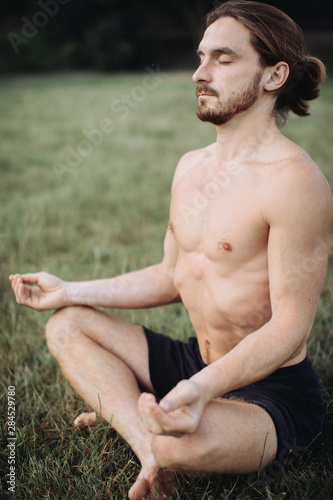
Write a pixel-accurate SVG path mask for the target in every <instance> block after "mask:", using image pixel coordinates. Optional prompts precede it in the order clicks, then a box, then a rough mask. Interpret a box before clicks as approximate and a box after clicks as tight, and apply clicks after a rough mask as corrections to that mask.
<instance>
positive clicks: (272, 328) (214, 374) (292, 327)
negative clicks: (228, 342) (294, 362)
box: [191, 321, 310, 402]
mask: <svg viewBox="0 0 333 500" xmlns="http://www.w3.org/2000/svg"><path fill="white" fill-rule="evenodd" d="M288 323H289V322H286V323H285V324H281V323H280V322H279V321H277V322H276V323H275V322H274V321H270V322H268V323H267V324H266V325H264V326H263V327H262V328H261V329H260V330H258V331H257V332H254V333H252V334H251V335H248V336H247V337H245V338H244V339H243V340H242V341H241V342H240V343H239V344H238V345H237V346H236V347H235V348H234V349H232V350H231V351H230V352H229V353H228V354H226V355H225V356H223V357H222V358H220V359H219V360H217V361H215V362H214V363H212V364H210V365H208V366H207V367H205V368H204V369H203V370H201V371H200V372H198V373H197V374H195V375H194V376H193V377H192V378H191V380H193V382H196V383H197V384H199V386H200V387H201V390H202V393H203V394H205V399H206V400H207V401H206V402H208V401H210V400H211V399H213V398H216V397H218V396H221V395H223V394H225V393H227V392H229V391H233V390H235V389H238V388H240V387H244V386H246V385H250V384H253V383H255V382H257V381H258V380H261V379H263V378H266V377H267V376H268V375H270V374H271V373H273V372H274V371H275V370H277V369H278V368H280V367H281V366H282V365H283V364H284V363H285V362H286V361H288V359H290V358H291V357H292V356H293V354H294V353H295V352H297V351H298V350H299V349H300V348H301V347H302V346H303V345H304V343H305V342H306V338H307V335H308V333H309V329H310V326H309V325H308V327H306V326H304V324H303V326H302V325H300V324H296V322H291V323H289V324H288ZM292 323H293V324H292Z"/></svg>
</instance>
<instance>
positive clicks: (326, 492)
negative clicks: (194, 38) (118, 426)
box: [0, 73, 333, 500]
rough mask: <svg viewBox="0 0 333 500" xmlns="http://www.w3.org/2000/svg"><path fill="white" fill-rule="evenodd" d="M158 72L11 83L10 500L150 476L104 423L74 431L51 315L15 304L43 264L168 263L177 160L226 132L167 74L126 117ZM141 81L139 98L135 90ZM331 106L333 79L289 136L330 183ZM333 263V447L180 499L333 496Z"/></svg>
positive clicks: (331, 427) (94, 491)
mask: <svg viewBox="0 0 333 500" xmlns="http://www.w3.org/2000/svg"><path fill="white" fill-rule="evenodd" d="M146 76H147V75H146V74H137V75H126V76H124V75H117V76H100V75H95V76H89V75H87V76H81V77H75V76H66V77H65V76H58V77H56V76H49V77H41V78H37V77H33V78H23V79H9V80H3V81H1V82H0V117H1V122H0V134H1V137H2V147H1V152H0V172H1V183H0V190H1V213H0V217H1V219H0V220H1V223H0V224H1V225H0V262H1V264H0V265H1V273H0V280H1V281H0V286H1V291H2V299H1V306H0V307H1V319H0V321H1V334H0V348H1V353H2V366H1V408H0V409H1V417H0V418H1V426H0V428H1V447H2V451H1V464H0V465H1V469H4V470H5V471H6V473H7V472H8V463H7V460H8V449H7V428H6V413H7V387H8V386H9V385H14V386H15V387H16V425H17V434H16V435H17V441H16V490H15V494H11V493H8V491H7V484H6V482H5V481H4V480H3V481H2V490H0V497H1V498H5V497H7V495H8V496H11V497H12V498H15V499H19V500H21V499H31V498H34V499H50V500H51V499H52V500H55V499H80V500H82V499H89V500H90V499H93V498H98V499H106V498H112V499H120V500H121V499H124V498H126V496H127V491H128V489H129V487H130V485H131V484H132V483H133V481H134V478H135V476H136V475H137V473H138V471H139V464H138V461H137V459H136V457H135V456H134V455H133V453H132V452H131V450H130V449H129V448H128V446H127V445H126V443H124V441H123V440H122V439H121V438H120V437H119V436H117V434H116V433H115V432H114V431H113V430H111V429H110V427H109V426H108V425H107V424H105V423H103V422H99V423H98V426H97V429H96V431H95V432H93V433H89V432H82V431H80V430H78V429H75V428H74V427H73V418H74V417H75V416H76V415H78V413H79V412H80V411H82V410H83V409H84V408H85V406H84V403H83V402H82V400H80V399H79V398H78V397H77V396H76V395H75V394H74V393H73V391H72V390H71V388H70V387H69V385H68V383H67V382H66V381H65V380H64V378H63V376H62V374H61V372H60V370H59V368H58V366H57V364H56V362H55V361H54V360H53V358H52V357H51V355H50V354H49V352H48V350H47V347H46V344H45V340H44V326H45V323H46V320H47V318H48V317H49V315H50V313H37V312H35V311H32V310H30V309H27V308H23V307H20V306H18V305H16V303H15V300H14V295H13V293H12V291H11V289H10V283H9V281H8V278H7V277H8V275H9V274H10V273H15V272H28V271H37V270H42V269H43V270H46V271H49V272H51V273H53V274H56V275H58V276H60V277H62V278H64V279H68V280H85V279H92V278H102V277H108V276H112V275H115V274H119V273H123V272H126V271H129V270H134V269H138V268H141V267H143V266H146V265H148V264H152V263H155V262H158V261H159V259H160V258H161V257H162V243H163V238H164V232H165V229H166V225H167V222H168V205H169V198H170V185H171V180H172V175H173V172H174V169H175V166H176V163H177V161H178V159H179V158H180V156H181V155H182V154H183V153H185V152H186V151H188V150H190V149H194V148H198V147H201V146H203V145H205V144H207V143H209V142H212V141H213V140H214V128H213V127H212V126H209V125H207V124H203V123H201V122H199V120H197V119H196V117H195V116H194V111H195V108H196V101H195V97H194V85H193V84H192V83H191V80H190V75H189V74H187V73H175V74H170V75H168V76H166V75H165V76H163V77H161V81H160V82H157V83H158V85H157V86H156V88H155V89H153V90H147V91H146V93H147V95H146V97H145V98H144V99H142V101H141V102H138V99H137V101H135V99H134V100H133V97H130V99H131V100H130V103H129V105H127V106H128V108H127V109H128V110H129V111H128V112H127V111H126V110H124V109H123V110H122V113H121V112H120V111H119V108H116V110H115V109H114V110H113V111H112V109H111V106H112V103H114V102H115V99H125V97H126V96H131V93H132V95H134V96H136V97H140V96H141V97H142V96H143V95H144V94H143V92H142V88H143V84H144V81H145V80H144V78H145V77H146ZM137 87H140V88H141V91H140V90H138V89H136V90H134V89H135V88H137ZM133 92H134V94H133ZM140 92H141V94H140ZM141 97H140V99H141ZM332 103H333V84H332V83H331V82H327V83H326V84H325V86H324V88H323V92H322V97H321V99H319V100H318V101H317V102H315V103H313V106H312V117H311V118H307V119H293V120H291V121H290V123H289V125H288V127H287V128H286V133H287V135H288V136H289V137H291V138H292V139H293V140H295V141H296V142H298V143H299V144H300V145H301V146H303V147H304V148H305V149H307V150H308V151H309V153H310V154H311V155H312V157H313V158H314V160H315V161H316V162H317V163H318V164H319V165H320V167H321V168H322V169H323V171H324V172H325V174H326V176H327V178H328V180H329V182H330V184H331V185H333V172H332V166H331V161H332V139H331V137H332V129H333V112H332V111H333V104H332ZM118 105H119V104H118ZM131 108H133V109H131ZM125 111H126V113H125ZM125 114H126V116H125ZM106 118H108V119H109V120H111V121H112V122H113V124H114V130H113V131H112V132H111V133H109V134H105V136H104V138H103V140H102V141H101V143H100V144H99V145H96V146H95V147H93V148H92V151H91V152H90V154H89V155H87V156H86V157H85V158H81V159H80V158H79V160H80V161H79V162H78V163H79V164H78V165H77V166H76V167H73V166H72V167H69V166H68V165H67V167H66V171H64V172H63V174H62V175H61V174H60V173H59V163H62V164H65V163H66V162H65V156H66V148H68V147H69V148H74V149H75V148H77V146H78V145H79V144H80V142H81V141H82V140H84V139H85V137H84V135H83V133H82V129H86V130H89V131H91V130H92V129H95V128H97V127H98V126H99V125H100V123H101V120H103V119H106ZM55 162H56V165H58V167H56V170H55ZM332 268H333V262H332V255H331V256H330V262H329V271H328V277H327V281H326V284H325V288H324V291H323V294H322V297H321V301H320V305H319V309H318V314H317V317H316V321H315V325H314V329H313V334H312V336H311V339H310V341H309V352H310V356H311V358H312V360H313V362H314V365H315V367H316V369H317V371H318V373H319V375H320V378H321V381H322V384H323V387H324V393H325V402H326V404H327V406H328V413H327V415H326V418H325V443H324V445H323V446H322V447H321V448H320V449H319V451H318V452H316V453H315V454H314V455H313V456H312V457H311V459H310V461H309V462H308V463H306V464H302V465H300V466H298V467H297V468H295V469H293V468H292V469H291V470H290V471H289V472H286V473H284V474H282V475H280V476H277V477H274V476H273V475H272V474H268V475H266V476H264V477H257V476H256V475H254V476H224V477H222V476H213V477H211V478H188V477H185V476H184V477H182V478H181V479H180V486H179V489H178V492H177V493H175V495H174V497H173V498H174V499H182V500H183V499H189V500H199V499H205V500H209V499H211V500H215V499H245V498H247V499H257V498H258V499H286V498H288V499H311V500H313V499H323V500H327V499H328V498H330V497H331V492H332V484H333V472H332V470H333V468H332V463H331V460H332V455H333V367H332V354H333V321H332V289H333V287H332ZM117 314H119V315H121V316H123V317H125V318H126V319H127V320H129V321H132V322H135V323H138V324H146V325H147V326H150V327H151V328H153V329H156V330H160V331H161V330H162V331H164V332H168V333H170V335H172V336H174V337H179V338H185V336H186V335H187V334H188V333H189V332H191V326H190V322H189V319H188V317H187V314H186V312H185V311H184V310H183V309H182V308H181V306H180V305H173V306H169V307H167V308H158V309H154V310H151V311H147V310H142V311H117Z"/></svg>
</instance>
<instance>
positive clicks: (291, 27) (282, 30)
mask: <svg viewBox="0 0 333 500" xmlns="http://www.w3.org/2000/svg"><path fill="white" fill-rule="evenodd" d="M221 17H233V18H234V19H236V20H237V21H238V22H240V23H241V24H242V25H243V26H245V27H246V28H247V29H248V30H249V31H250V33H251V36H250V42H251V44H252V46H253V48H254V49H255V50H256V51H257V52H258V54H259V56H260V64H261V65H262V66H263V67H267V66H274V65H275V64H276V63H278V62H279V61H284V62H286V63H287V64H288V65H289V76H288V78H287V81H286V82H285V84H284V85H283V86H282V87H281V88H280V89H279V90H278V91H276V94H277V98H276V102H275V108H274V111H275V114H276V116H277V118H280V119H282V120H283V121H285V120H286V118H287V115H288V113H289V111H293V112H294V113H295V114H296V115H299V116H308V115H309V114H310V113H309V104H308V102H307V101H311V100H313V99H316V98H317V97H318V95H319V92H320V90H319V87H320V84H321V83H322V82H323V80H324V79H325V76H326V71H325V66H324V64H323V63H322V62H321V61H320V60H319V59H317V58H316V57H311V56H310V55H306V54H305V49H304V37H303V33H302V30H301V29H300V27H299V26H298V25H297V24H296V23H295V22H294V21H293V20H292V19H291V18H290V17H289V16H288V15H287V14H285V13H284V12H282V11H281V10H279V9H277V8H276V7H273V6H272V5H268V4H265V3H259V2H252V1H248V0H245V1H244V0H240V1H237V0H231V1H229V2H225V3H224V4H222V5H220V6H219V7H217V8H215V9H214V10H212V11H211V12H209V13H208V15H207V17H206V27H207V28H208V26H210V25H211V24H213V23H214V22H215V21H216V20H217V19H219V18H221Z"/></svg>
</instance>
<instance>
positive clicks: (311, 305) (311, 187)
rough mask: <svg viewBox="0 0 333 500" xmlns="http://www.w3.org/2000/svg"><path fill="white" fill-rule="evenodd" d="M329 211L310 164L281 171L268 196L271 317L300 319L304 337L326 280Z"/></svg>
mask: <svg viewBox="0 0 333 500" xmlns="http://www.w3.org/2000/svg"><path fill="white" fill-rule="evenodd" d="M332 216H333V205H332V196H331V192H330V189H329V187H328V184H327V181H326V179H325V178H324V176H323V175H322V174H321V172H320V171H319V170H317V168H316V167H314V166H313V165H303V166H302V165H301V166H300V167H297V166H296V167H295V166H292V168H291V170H290V172H287V173H283V175H282V176H281V178H280V180H279V183H278V185H277V187H276V190H275V192H274V193H271V196H270V201H269V202H268V210H267V222H268V224H269V227H270V230H269V240H268V266H269V284H270V296H271V304H272V319H273V321H274V318H275V319H277V320H285V321H286V323H287V324H289V325H293V324H295V322H298V325H299V328H298V330H299V333H300V336H301V337H302V336H303V337H304V338H303V340H305V339H306V337H307V336H308V335H309V333H310V330H311V327H312V324H313V320H314V316H315V313H316V309H317V305H318V300H319V296H320V293H321V290H322V287H323V284H324V281H325V276H326V270H327V258H328V248H329V235H330V228H331V224H332ZM301 340H302V339H300V341H301Z"/></svg>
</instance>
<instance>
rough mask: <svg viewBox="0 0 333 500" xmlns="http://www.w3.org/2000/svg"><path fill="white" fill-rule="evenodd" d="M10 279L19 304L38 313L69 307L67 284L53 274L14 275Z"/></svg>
mask: <svg viewBox="0 0 333 500" xmlns="http://www.w3.org/2000/svg"><path fill="white" fill-rule="evenodd" d="M9 279H10V280H11V282H12V288H13V290H14V292H15V297H16V302H17V303H18V304H22V305H23V306H28V307H31V308H32V309H36V311H49V310H52V309H59V308H60V307H64V306H66V305H68V304H67V295H66V289H65V283H66V282H65V281H63V280H61V279H60V278H57V277H56V276H53V275H52V274H48V273H45V272H40V273H30V274H13V275H10V276H9ZM31 285H34V286H31Z"/></svg>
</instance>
